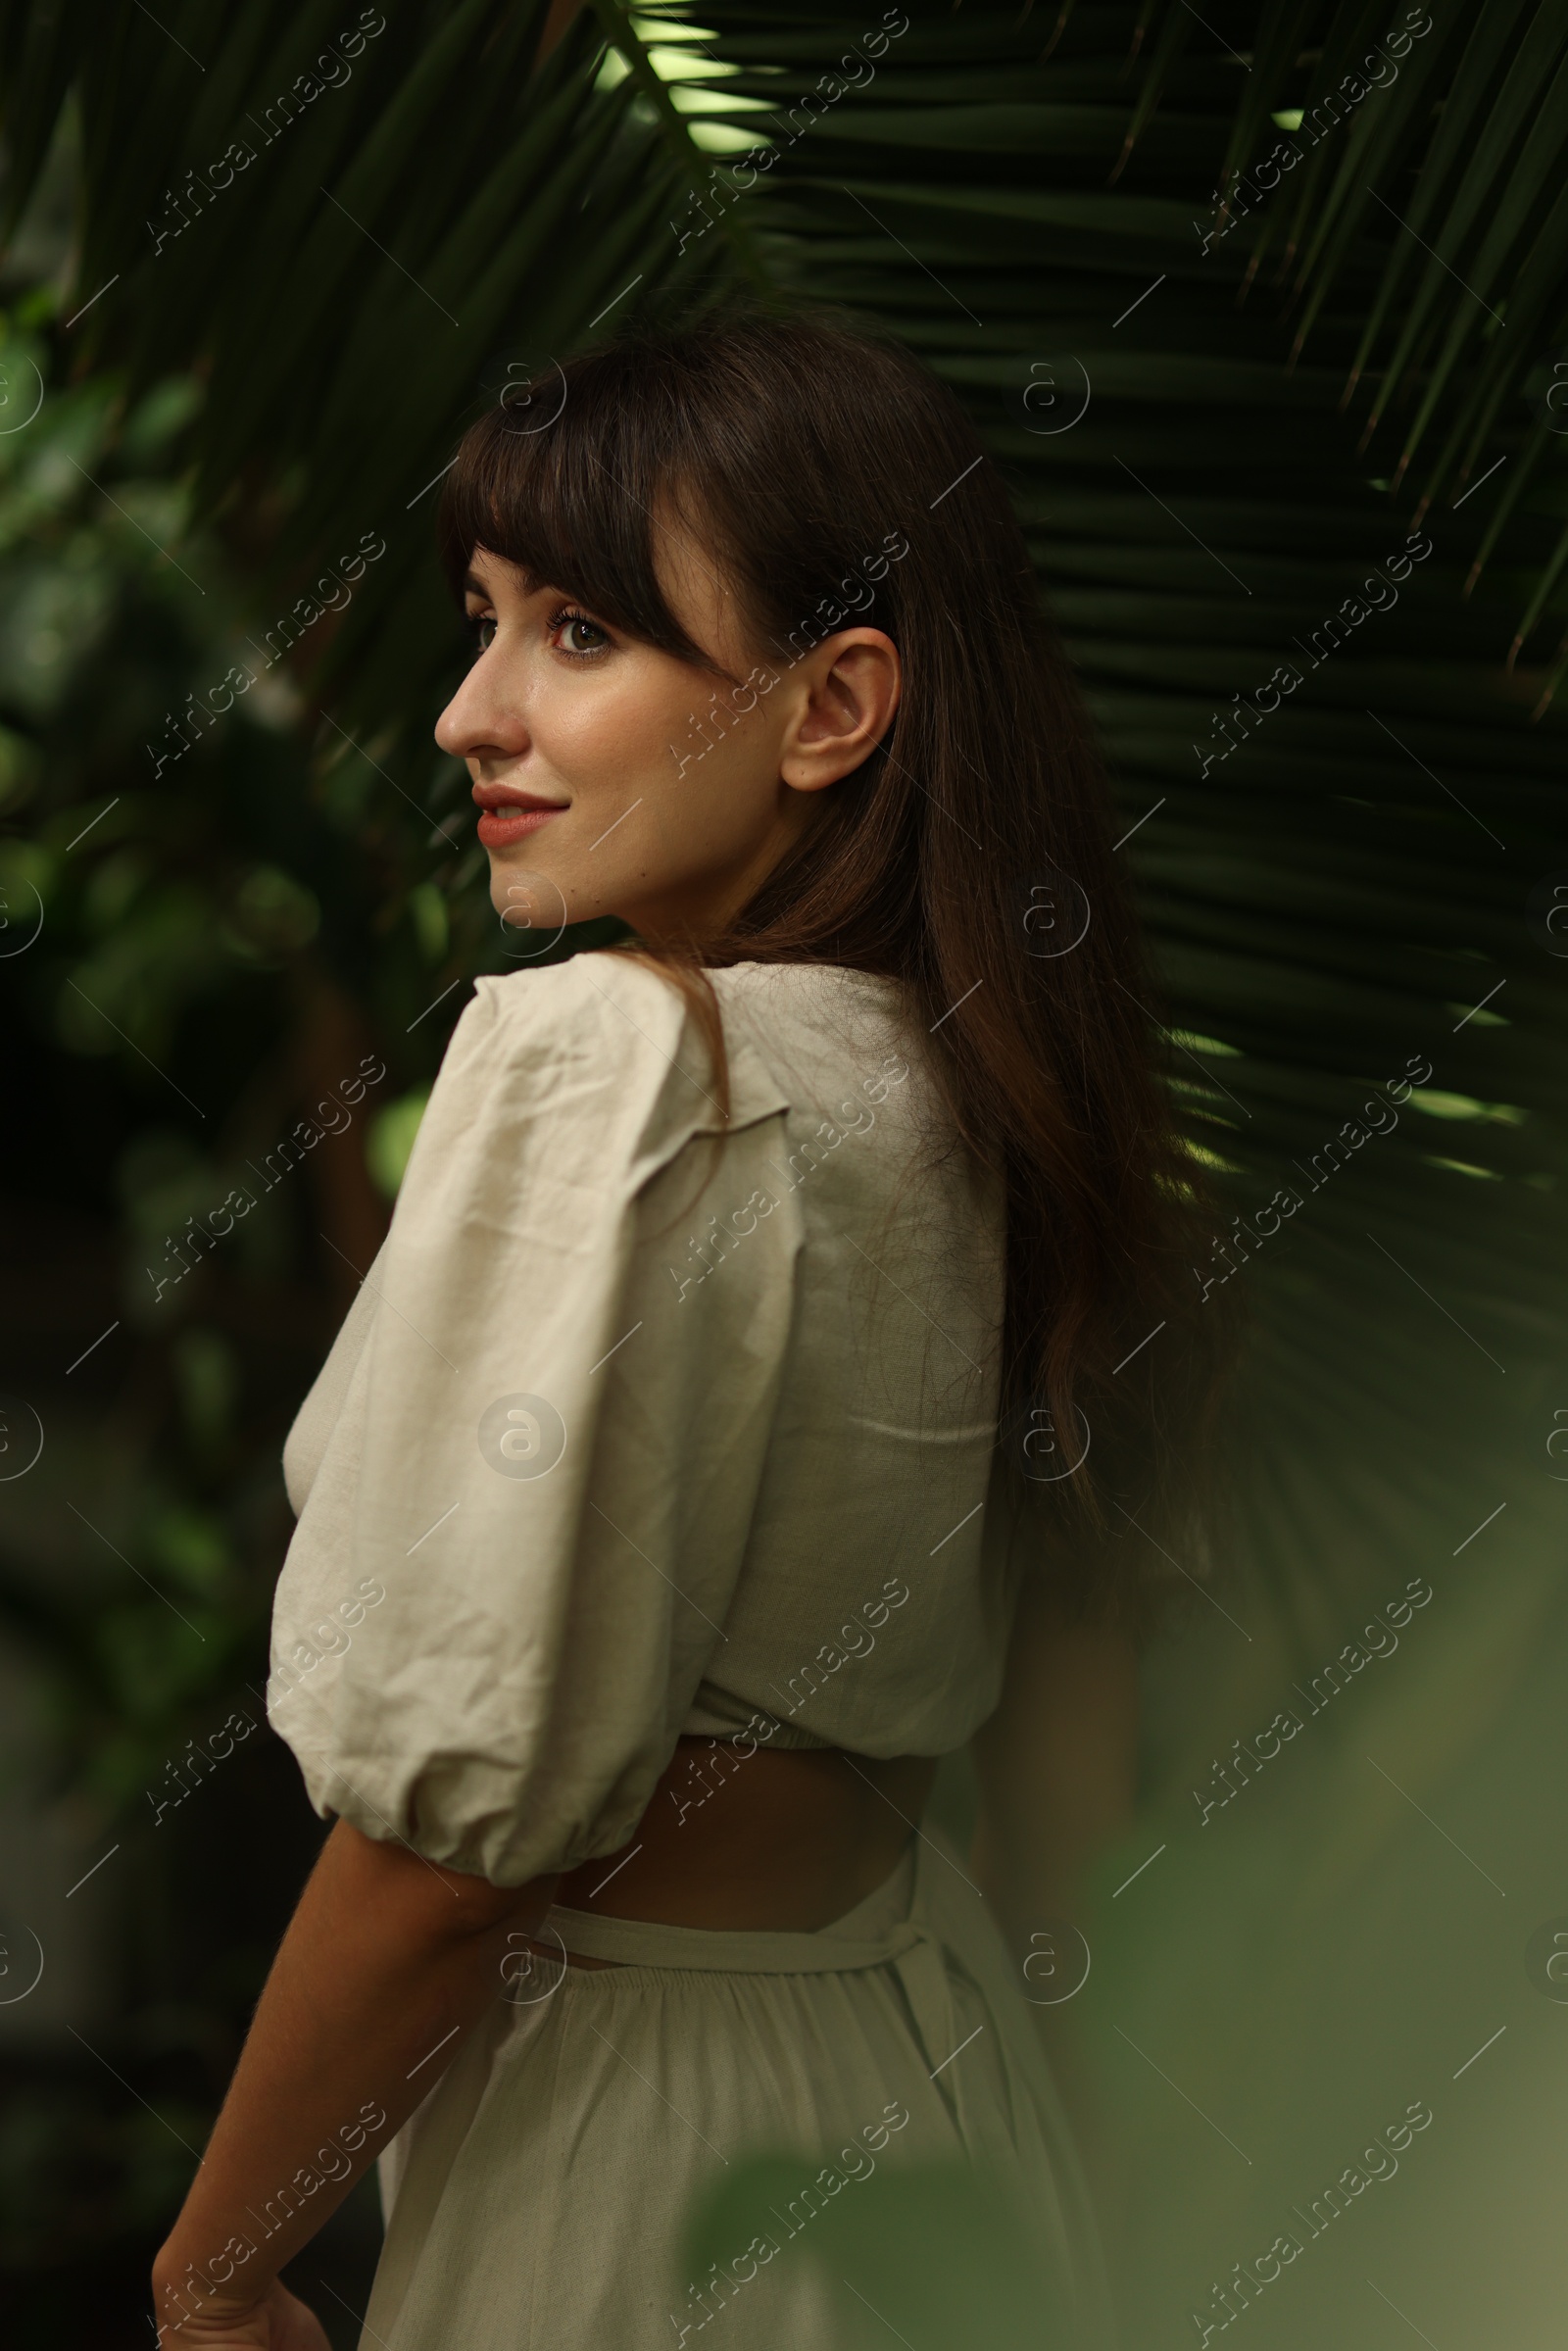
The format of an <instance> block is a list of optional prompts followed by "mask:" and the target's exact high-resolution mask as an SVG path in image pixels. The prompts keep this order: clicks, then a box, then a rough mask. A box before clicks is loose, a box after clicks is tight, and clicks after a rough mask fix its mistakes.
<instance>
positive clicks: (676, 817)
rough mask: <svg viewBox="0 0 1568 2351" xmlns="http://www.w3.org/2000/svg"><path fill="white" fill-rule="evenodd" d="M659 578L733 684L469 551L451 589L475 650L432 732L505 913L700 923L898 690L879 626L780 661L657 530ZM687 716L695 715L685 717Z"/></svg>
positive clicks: (683, 925) (546, 928)
mask: <svg viewBox="0 0 1568 2351" xmlns="http://www.w3.org/2000/svg"><path fill="white" fill-rule="evenodd" d="M665 543H666V545H667V547H668V548H669V551H670V552H669V558H668V562H667V563H662V564H661V584H662V587H663V589H664V592H665V595H666V597H667V600H668V603H669V606H670V610H671V611H672V612H674V614H675V616H676V618H677V619H678V620H679V622H680V624H681V626H682V627H683V628H684V629H685V630H686V632H687V634H688V635H689V636H690V638H691V639H692V642H693V643H694V644H698V645H701V646H702V647H703V648H704V649H705V651H707V652H709V653H711V655H712V656H713V658H714V659H715V660H716V661H718V662H720V663H721V664H722V666H723V668H724V669H726V670H728V671H729V672H730V673H731V674H732V676H733V677H734V678H736V679H740V680H748V678H749V682H748V683H746V684H745V685H743V686H741V687H738V688H737V687H735V686H732V685H731V684H730V683H729V681H728V680H727V679H725V678H720V677H714V676H712V675H711V674H710V673H709V672H708V671H707V670H704V669H701V668H698V667H697V666H695V665H694V664H692V663H690V662H687V661H677V660H676V659H675V658H674V656H673V655H670V654H667V653H662V652H660V651H658V650H656V649H655V648H654V647H653V646H651V645H645V644H642V643H640V642H639V641H638V640H637V639H636V638H632V637H627V636H625V635H624V634H622V633H621V632H620V631H618V630H615V629H612V628H610V627H608V626H607V625H605V624H604V623H602V622H601V621H599V620H598V619H597V618H596V617H595V616H594V614H593V613H592V612H589V611H587V609H586V608H585V607H583V606H581V605H579V604H577V603H576V602H575V601H574V600H573V599H572V598H571V597H570V596H569V595H566V594H564V592H562V591H561V590H559V589H556V588H553V587H549V586H545V587H539V588H530V587H529V586H528V583H527V579H526V576H525V575H524V574H523V573H522V572H520V571H518V570H517V569H516V567H515V565H514V564H511V563H506V562H505V561H503V560H502V559H501V558H500V557H498V556H494V555H491V554H490V553H488V551H487V550H485V549H484V548H476V549H475V551H474V555H473V561H472V565H471V568H470V571H469V574H468V578H467V582H466V607H467V612H468V616H469V619H470V620H471V621H472V622H473V623H474V625H475V630H476V636H477V641H478V648H479V650H478V654H477V657H476V659H475V661H474V663H473V666H472V668H471V669H470V670H469V671H468V674H467V676H466V678H465V680H464V682H463V684H462V686H461V687H460V688H459V690H458V692H457V694H456V695H455V696H454V697H453V699H452V701H451V703H450V704H449V705H448V707H447V709H446V710H444V711H443V712H442V714H441V719H440V723H439V724H438V726H437V728H436V741H437V742H438V743H439V744H440V746H441V748H442V750H443V751H446V752H450V753H451V754H452V755H453V756H454V757H456V758H458V759H463V760H465V761H466V764H467V768H468V773H469V775H470V776H471V777H472V779H473V797H474V800H475V802H476V803H477V805H478V808H479V810H480V815H479V839H480V841H481V842H482V843H483V845H484V847H485V849H486V850H487V851H488V853H489V857H490V896H491V900H492V903H493V904H494V906H495V908H496V911H497V913H498V914H499V915H500V916H501V917H502V920H503V922H504V923H506V924H507V925H508V927H509V928H511V929H515V930H517V931H519V932H521V931H524V930H527V931H532V932H543V933H545V934H546V935H547V936H548V935H551V934H553V933H555V932H556V931H557V930H558V929H559V928H560V926H561V925H562V924H563V923H565V922H586V921H589V920H591V919H593V918H594V917H596V916H599V915H606V914H614V915H619V916H620V917H621V919H622V920H623V921H625V922H628V923H630V924H631V925H632V926H633V928H634V929H635V930H636V931H637V932H638V933H639V934H640V935H641V936H642V937H644V938H645V939H647V940H649V941H650V942H651V943H655V942H658V941H659V940H661V939H675V938H678V937H680V936H683V935H688V936H689V935H695V936H696V937H697V938H699V939H701V938H702V937H703V936H704V935H705V934H708V933H710V932H711V931H714V930H716V929H717V928H718V927H719V926H720V925H721V924H722V923H723V922H724V921H725V920H726V919H727V918H728V917H729V916H730V915H732V914H734V913H736V912H738V911H739V909H740V908H741V907H742V906H745V904H746V903H747V901H748V899H749V898H750V897H751V896H752V894H753V893H754V892H755V890H756V889H757V888H758V886H759V884H760V882H761V881H762V879H763V877H764V876H765V875H766V874H767V873H768V872H769V871H770V869H771V868H772V867H773V866H774V865H775V864H776V863H777V862H778V860H779V858H780V857H783V855H784V854H785V852H786V851H787V850H788V849H789V848H791V847H792V846H793V844H794V842H795V841H796V840H797V839H798V838H799V837H800V835H801V834H802V833H803V832H804V831H805V830H806V829H807V828H808V826H809V824H810V823H811V821H812V820H813V818H814V816H815V815H816V813H817V812H818V810H819V809H820V808H821V807H822V805H823V804H822V802H821V800H820V798H819V797H818V796H819V795H820V794H821V793H822V792H823V791H824V790H825V789H826V788H827V787H828V786H829V785H831V784H834V783H836V782H837V781H838V779H839V778H840V777H841V776H843V775H847V774H849V773H850V772H851V770H852V769H854V768H856V767H858V765H859V764H860V763H861V761H862V760H863V759H865V758H866V757H867V755H868V754H869V753H870V751H871V750H872V749H873V747H874V746H875V744H876V743H877V742H878V740H879V739H880V738H881V736H882V735H883V734H884V733H885V732H886V730H887V728H888V726H889V725H890V723H891V721H892V718H893V713H894V711H895V710H896V709H897V706H898V698H899V686H900V671H899V657H898V653H897V651H896V650H895V648H894V645H893V642H892V640H891V638H889V637H887V636H886V635H884V634H883V632H882V631H881V630H880V629H872V628H849V629H841V630H840V631H839V632H838V633H837V634H836V635H834V636H832V637H828V638H825V639H824V640H823V642H822V643H821V644H820V645H817V646H815V647H813V648H812V650H811V651H810V652H809V653H808V654H807V655H805V656H804V657H803V658H801V659H800V660H798V661H793V663H792V664H791V665H789V666H785V665H784V664H783V663H782V662H781V661H777V660H775V661H771V662H765V661H763V660H762V658H761V657H760V656H759V655H758V654H757V653H756V652H755V650H754V649H753V648H752V647H751V646H750V645H749V643H748V641H747V632H746V630H745V628H744V626H743V625H742V623H741V620H740V617H739V615H738V613H737V612H736V608H735V602H734V599H733V597H732V596H731V595H730V594H729V593H728V592H727V591H726V590H725V588H724V586H723V584H722V583H721V582H720V581H719V580H718V579H717V578H716V577H715V576H714V574H713V571H712V569H711V565H710V564H709V563H708V560H707V559H706V557H704V556H703V555H702V554H701V553H700V552H699V551H698V550H697V549H696V548H695V547H694V546H693V545H692V544H691V543H690V542H689V541H686V540H681V539H676V538H673V537H669V538H667V539H666V542H665ZM699 721H701V724H699Z"/></svg>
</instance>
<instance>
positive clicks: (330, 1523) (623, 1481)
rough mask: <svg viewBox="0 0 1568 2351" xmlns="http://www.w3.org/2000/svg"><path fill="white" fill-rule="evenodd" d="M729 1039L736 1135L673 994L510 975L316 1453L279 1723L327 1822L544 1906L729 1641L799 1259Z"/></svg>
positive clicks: (337, 1376) (439, 1087)
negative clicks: (396, 1844) (524, 1890)
mask: <svg viewBox="0 0 1568 2351" xmlns="http://www.w3.org/2000/svg"><path fill="white" fill-rule="evenodd" d="M729 1048H730V1050H729V1053H728V1061H729V1070H730V1087H731V1117H730V1124H729V1127H728V1129H727V1130H724V1129H722V1128H721V1121H720V1115H719V1110H718V1105H717V1100H716V1095H717V1088H716V1085H715V1082H714V1079H713V1075H712V1071H711V1061H710V1057H709V1053H708V1050H707V1046H706V1043H705V1041H704V1037H703V1033H702V1029H701V1026H700V1024H699V1023H698V1022H697V1020H696V1019H695V1018H694V1017H693V1016H692V1015H691V1014H690V1013H689V1011H688V1010H687V1007H686V1005H685V1004H684V1002H683V1000H682V998H681V996H680V994H679V993H678V991H677V990H676V989H675V988H674V986H673V985H672V984H671V983H670V982H669V981H667V980H666V979H665V978H663V977H662V975H661V974H659V973H658V972H655V971H653V970H651V969H649V968H648V967H647V966H646V965H644V964H642V963H640V962H638V961H635V960H633V959H631V958H629V957H627V956H625V955H614V954H593V955H577V956H574V957H573V958H572V959H571V960H570V961H569V962H566V963H564V964H559V965H554V966H550V967H547V968H546V969H544V970H540V971H534V972H518V973H514V974H510V975H508V976H507V977H504V978H493V979H483V980H480V981H479V983H478V986H477V993H476V996H475V998H474V1001H473V1003H472V1004H470V1005H469V1006H468V1008H467V1009H466V1012H465V1013H464V1016H463V1018H462V1020H461V1021H460V1022H459V1024H458V1027H457V1030H456V1032H455V1033H454V1036H453V1039H452V1043H451V1046H450V1047H449V1049H448V1053H447V1056H446V1060H445V1062H444V1063H443V1066H442V1069H441V1073H440V1076H439V1078H438V1079H437V1082H436V1085H435V1088H434V1091H433V1092H432V1094H431V1098H430V1102H429V1107H428V1109H427V1110H426V1113H425V1117H424V1121H423V1123H422V1125H421V1127H420V1129H419V1134H418V1138H417V1142H416V1145H415V1148H414V1152H413V1156H412V1158H411V1159H410V1162H409V1167H408V1172H407V1174H406V1176H405V1178H404V1183H403V1188H402V1191H401V1193H400V1196H399V1199H398V1203H397V1209H396V1213H395V1215H394V1217H393V1220H392V1228H391V1231H390V1233H389V1235H388V1237H387V1241H386V1244H385V1246H384V1248H383V1249H382V1250H381V1253H380V1255H379V1256H378V1257H377V1259H376V1261H375V1264H374V1265H373V1266H372V1268H371V1269H370V1273H369V1275H368V1277H367V1287H368V1288H371V1287H372V1286H373V1295H372V1297H371V1298H369V1300H368V1301H367V1300H366V1299H365V1298H364V1297H363V1296H362V1298H361V1300H360V1301H359V1304H358V1305H357V1307H356V1309H355V1312H354V1313H353V1314H352V1315H351V1317H350V1319H349V1322H348V1323H347V1324H346V1325H345V1327H344V1332H343V1335H342V1337H341V1339H340V1341H339V1343H338V1347H337V1348H336V1349H334V1358H335V1361H329V1365H328V1369H327V1371H326V1372H325V1373H323V1376H322V1379H321V1381H320V1382H319V1383H318V1391H317V1392H316V1393H315V1394H314V1395H313V1398H312V1400H311V1404H310V1407H309V1412H310V1414H311V1415H312V1416H313V1419H312V1421H311V1425H310V1427H309V1429H308V1432H307V1434H308V1438H309V1442H308V1444H302V1443H299V1442H296V1444H295V1445H294V1446H293V1447H292V1453H293V1457H292V1458H291V1460H290V1464H289V1475H290V1484H291V1493H292V1494H293V1498H294V1500H295V1502H296V1506H297V1507H300V1510H301V1514H300V1520H299V1525H298V1528H297V1530H296V1532H295V1536H294V1540H293V1543H291V1545H290V1547H289V1552H288V1556H287V1559H286V1561H285V1563H284V1566H283V1570H282V1574H281V1576H280V1578H279V1582H278V1588H277V1595H276V1601H275V1606H274V1611H273V1620H272V1658H271V1665H272V1670H271V1676H270V1682H269V1689H268V1700H269V1713H270V1718H271V1721H272V1723H273V1726H274V1728H275V1729H276V1730H277V1731H278V1732H279V1734H280V1735H281V1736H282V1738H283V1739H286V1740H287V1742H288V1744H289V1745H290V1746H291V1747H292V1749H293V1751H294V1753H295V1755H296V1757H297V1758H298V1760H299V1763H300V1767H301V1769H302V1771H303V1772H304V1775H305V1781H306V1786H307V1788H308V1790H309V1792H310V1796H311V1800H312V1802H313V1803H314V1805H315V1806H316V1809H317V1810H318V1812H319V1813H321V1814H322V1815H323V1816H325V1815H327V1814H329V1813H336V1814H339V1815H341V1816H342V1817H344V1818H345V1819H347V1820H350V1821H352V1822H353V1823H354V1824H355V1825H356V1826H357V1827H358V1828H360V1829H362V1830H363V1831H364V1832H365V1834H366V1835H367V1836H368V1837H379V1838H385V1837H400V1838H403V1839H406V1840H407V1842H408V1843H409V1844H411V1845H412V1846H413V1847H414V1848H415V1849H416V1850H417V1852H420V1853H422V1854H424V1855H425V1856H426V1857H427V1858H429V1859H430V1860H433V1861H439V1862H442V1863H444V1864H446V1865H447V1866H449V1867H451V1868H454V1869H459V1870H466V1871H470V1872H473V1873H476V1874H478V1875H481V1876H484V1877H486V1878H489V1879H490V1880H491V1881H492V1882H493V1883H494V1884H497V1885H502V1886H515V1885H520V1884H522V1883H524V1882H525V1881H526V1880H528V1879H530V1878H534V1877H538V1876H542V1875H544V1874H547V1873H548V1872H550V1871H553V1870H564V1869H569V1868H571V1867H573V1866H574V1865H575V1864H576V1863H577V1862H579V1861H583V1860H588V1859H591V1858H593V1857H594V1856H596V1855H600V1854H605V1853H612V1852H614V1851H615V1850H616V1848H617V1847H618V1846H620V1845H622V1844H624V1843H625V1842H626V1841H627V1839H628V1838H629V1837H630V1835H631V1833H632V1831H633V1829H634V1828H635V1826H636V1824H637V1821H638V1820H639V1818H640V1817H641V1815H642V1813H643V1811H644V1809H645V1808H646V1806H647V1803H648V1800H649V1797H650V1795H651V1794H652V1792H653V1788H654V1785H655V1783H656V1781H657V1780H658V1778H659V1775H660V1773H661V1772H662V1770H663V1768H664V1766H665V1765H666V1764H667V1762H668V1760H669V1758H670V1756H671V1754H672V1753H673V1751H674V1745H675V1740H676V1738H677V1736H678V1734H679V1729H680V1725H681V1723H682V1721H683V1719H684V1717H685V1715H686V1713H687V1710H688V1708H689V1706H690V1704H691V1700H692V1696H693V1693H694V1691H695V1690H696V1688H697V1685H698V1683H699V1681H700V1680H701V1679H702V1677H703V1674H704V1671H705V1668H706V1666H707V1664H708V1662H709V1660H710V1659H711V1656H712V1655H713V1652H714V1651H715V1649H716V1647H717V1645H718V1643H719V1642H720V1641H722V1640H723V1639H724V1634H723V1630H722V1628H723V1620H724V1615H725V1611H726V1608H727V1607H728V1605H729V1601H730V1597H731V1594H732V1592H733V1590H734V1587H735V1582H736V1579H737V1576H738V1574H739V1571H740V1566H741V1560H742V1555H743V1552H744V1550H745V1546H746V1541H747V1534H748V1529H749V1526H750V1522H751V1517H752V1512H753V1508H754V1504H755V1501H756V1497H757V1494H758V1489H759V1486H760V1481H761V1474H762V1467H763V1462H764V1459H765V1456H766V1452H767V1446H768V1441H769V1436H770V1432H771V1428H772V1421H773V1414H774V1409H775V1405H776V1402H777V1398H778V1393H779V1386H780V1381H781V1376H782V1372H783V1366H784V1359H785V1354H786V1350H787V1347H788V1345H789V1338H790V1327H791V1318H792V1308H793V1298H794V1288H795V1258H796V1255H797V1253H798V1251H799V1249H800V1246H801V1227H800V1221H799V1211H798V1209H795V1208H794V1207H792V1205H791V1203H790V1201H789V1200H788V1198H787V1194H786V1188H785V1186H784V1184H783V1183H782V1181H781V1180H780V1179H779V1178H778V1177H777V1176H776V1175H775V1173H774V1171H773V1169H772V1168H771V1166H770V1164H769V1162H770V1159H771V1158H772V1157H773V1156H776V1155H777V1153H778V1151H779V1137H780V1128H779V1125H778V1120H779V1119H780V1117H781V1116H782V1113H783V1111H784V1109H785V1106H786V1105H785V1102H784V1098H783V1097H782V1096H781V1095H780V1094H779V1093H778V1091H777V1088H776V1084H775V1081H774V1080H773V1078H772V1077H771V1075H770V1074H769V1072H768V1071H767V1069H766V1068H765V1066H764V1065H763V1064H762V1062H761V1061H760V1058H759V1057H758V1056H757V1055H756V1053H754V1052H753V1050H752V1049H751V1048H750V1047H749V1046H747V1045H746V1043H745V1042H744V1040H742V1039H739V1038H731V1039H730V1040H729ZM719 1232H722V1234H723V1235H724V1242H723V1243H722V1244H721V1243H719V1242H718V1240H717V1239H716V1235H717V1234H718V1233H719ZM705 1236H706V1239H705ZM305 1419H306V1415H302V1421H304V1420H305ZM328 1423H329V1425H327V1424H328ZM307 1456H308V1457H307ZM301 1505H302V1506H301Z"/></svg>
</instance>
